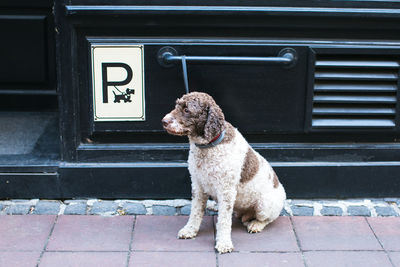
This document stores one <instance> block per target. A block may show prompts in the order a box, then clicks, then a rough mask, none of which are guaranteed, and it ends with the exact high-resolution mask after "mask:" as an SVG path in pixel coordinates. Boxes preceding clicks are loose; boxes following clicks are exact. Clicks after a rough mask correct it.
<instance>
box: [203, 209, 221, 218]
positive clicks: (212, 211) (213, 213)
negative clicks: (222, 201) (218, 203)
mask: <svg viewBox="0 0 400 267" xmlns="http://www.w3.org/2000/svg"><path fill="white" fill-rule="evenodd" d="M205 215H207V216H214V215H218V211H215V210H210V209H206V212H205Z"/></svg>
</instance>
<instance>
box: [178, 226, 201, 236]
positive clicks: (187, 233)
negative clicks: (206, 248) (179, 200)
mask: <svg viewBox="0 0 400 267" xmlns="http://www.w3.org/2000/svg"><path fill="white" fill-rule="evenodd" d="M196 235H197V232H196V231H195V230H193V229H192V228H190V227H186V226H185V227H183V228H182V229H181V230H180V231H179V232H178V238H180V239H191V238H194V237H196Z"/></svg>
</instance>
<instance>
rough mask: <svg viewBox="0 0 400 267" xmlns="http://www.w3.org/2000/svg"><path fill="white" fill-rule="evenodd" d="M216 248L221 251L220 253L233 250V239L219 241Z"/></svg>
mask: <svg viewBox="0 0 400 267" xmlns="http://www.w3.org/2000/svg"><path fill="white" fill-rule="evenodd" d="M215 249H216V250H217V251H218V252H219V254H223V253H229V252H232V251H233V244H232V241H231V240H229V241H228V240H226V241H217V244H216V245H215Z"/></svg>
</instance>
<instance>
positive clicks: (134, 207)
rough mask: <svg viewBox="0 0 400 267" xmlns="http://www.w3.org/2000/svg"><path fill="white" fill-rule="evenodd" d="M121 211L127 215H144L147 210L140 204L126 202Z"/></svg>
mask: <svg viewBox="0 0 400 267" xmlns="http://www.w3.org/2000/svg"><path fill="white" fill-rule="evenodd" d="M122 209H123V210H124V211H125V212H126V214H128V215H145V214H146V213H147V210H146V208H145V206H144V205H143V204H142V203H130V202H127V203H125V204H124V205H123V207H122Z"/></svg>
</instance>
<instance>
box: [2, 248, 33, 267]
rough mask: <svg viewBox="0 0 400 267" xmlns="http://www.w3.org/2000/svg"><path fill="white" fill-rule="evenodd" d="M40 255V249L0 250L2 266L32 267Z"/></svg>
mask: <svg viewBox="0 0 400 267" xmlns="http://www.w3.org/2000/svg"><path fill="white" fill-rule="evenodd" d="M39 257H40V251H34V252H28V251H24V252H21V251H1V252H0V266H4V267H7V266H10V267H12V266H15V267H32V266H36V263H37V261H38V259H39Z"/></svg>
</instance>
